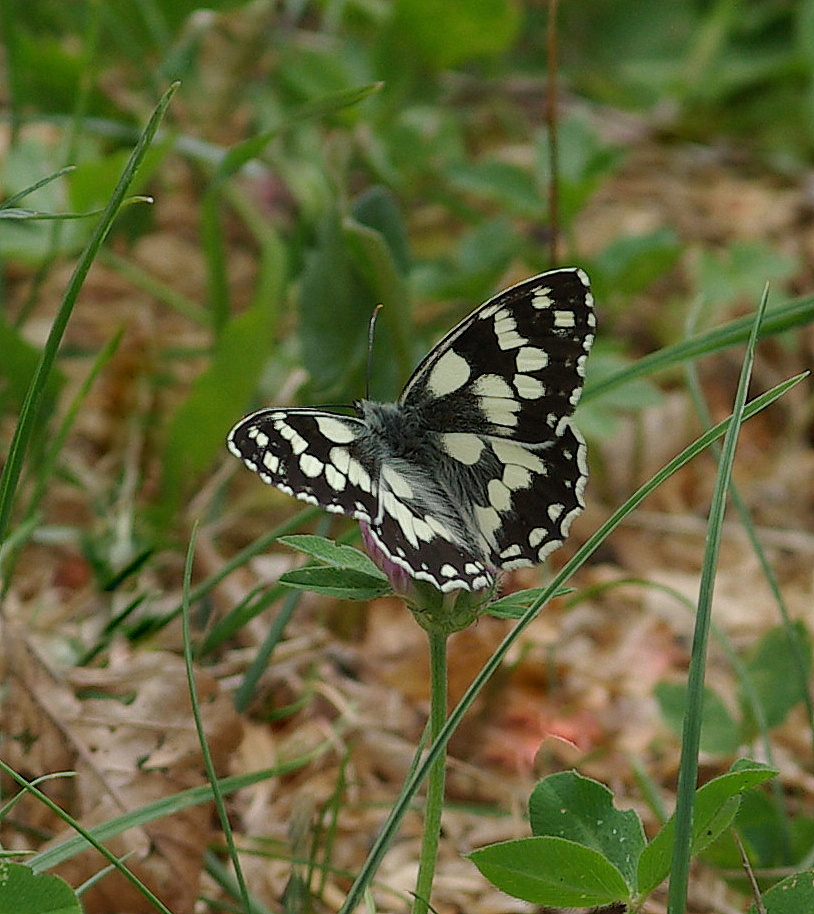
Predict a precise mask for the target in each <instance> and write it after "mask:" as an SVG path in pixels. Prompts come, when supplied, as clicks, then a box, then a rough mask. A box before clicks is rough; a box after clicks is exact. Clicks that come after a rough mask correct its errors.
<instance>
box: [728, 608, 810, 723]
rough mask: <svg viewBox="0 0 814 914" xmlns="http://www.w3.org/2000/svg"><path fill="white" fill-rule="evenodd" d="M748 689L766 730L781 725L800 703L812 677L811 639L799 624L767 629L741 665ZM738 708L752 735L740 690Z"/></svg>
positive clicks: (750, 716)
mask: <svg viewBox="0 0 814 914" xmlns="http://www.w3.org/2000/svg"><path fill="white" fill-rule="evenodd" d="M744 667H745V674H746V676H747V677H748V679H749V681H750V683H751V689H752V691H754V693H755V695H756V696H757V698H758V700H759V702H760V705H761V708H762V709H763V716H764V720H765V723H766V726H768V727H777V726H779V725H780V724H782V723H783V721H784V720H785V719H786V716H787V715H788V713H789V711H791V709H792V708H793V707H794V706H795V705H798V704H800V702H802V701H803V699H804V696H805V690H806V689H807V688H808V681H809V678H810V676H811V636H810V635H809V632H808V630H807V628H806V626H805V625H804V624H803V622H801V621H798V622H795V623H793V624H792V625H791V626H789V627H788V628H786V627H785V626H777V627H776V628H773V629H770V630H769V631H768V632H766V634H765V635H764V636H763V637H762V638H761V639H760V641H758V643H757V644H756V645H755V648H754V650H753V652H752V654H751V656H750V657H749V658H748V659H747V660H746V663H745V665H744ZM740 702H741V707H742V708H743V711H744V716H745V717H746V718H747V721H748V727H749V730H750V731H751V732H755V729H756V723H755V721H754V717H753V713H752V711H751V708H750V703H749V700H748V694H747V693H746V692H745V691H744V690H741V694H740Z"/></svg>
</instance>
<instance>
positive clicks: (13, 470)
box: [0, 84, 177, 544]
mask: <svg viewBox="0 0 814 914" xmlns="http://www.w3.org/2000/svg"><path fill="white" fill-rule="evenodd" d="M176 88H177V84H176V85H173V86H171V87H170V88H169V89H168V90H167V92H166V93H165V94H164V96H163V98H162V99H161V101H160V102H159V104H158V106H157V107H156V109H155V111H154V112H153V115H152V117H151V118H150V120H149V122H148V124H147V126H146V128H145V129H144V132H143V133H142V134H141V137H140V138H139V141H138V143H137V144H136V147H135V149H134V150H133V153H132V155H131V156H130V159H129V160H128V162H127V165H126V166H125V168H124V171H123V172H122V175H121V177H120V178H119V183H118V184H117V185H116V188H115V190H114V191H113V195H112V196H111V198H110V201H109V202H108V205H107V206H106V207H105V211H104V214H103V216H102V218H101V220H100V221H99V224H98V225H97V226H96V229H95V231H94V232H93V235H92V236H91V239H90V241H89V242H88V244H87V247H86V248H85V250H84V251H83V252H82V255H81V257H80V258H79V262H78V263H77V265H76V267H75V268H74V271H73V275H72V276H71V279H70V282H69V283H68V288H67V289H66V290H65V295H64V296H63V298H62V303H61V304H60V307H59V311H58V312H57V315H56V318H55V319H54V323H53V325H52V326H51V330H50V332H49V334H48V339H47V340H46V342H45V347H44V348H43V351H42V356H41V357H40V361H39V364H38V365H37V369H36V371H35V372H34V377H33V378H32V380H31V384H30V386H29V388H28V393H27V394H26V398H25V401H24V402H23V406H22V409H21V411H20V420H19V422H18V423H17V427H16V429H15V430H14V435H13V437H12V439H11V446H10V447H9V453H8V458H7V460H6V464H5V466H4V467H3V473H2V476H0V544H2V543H3V542H4V540H5V538H6V534H7V532H8V526H9V522H10V520H11V509H12V505H13V502H14V496H15V493H16V490H17V485H18V483H19V480H20V474H21V472H22V468H23V461H24V459H25V453H26V449H27V447H28V443H29V441H30V439H31V435H32V433H33V431H34V427H35V425H36V423H37V421H38V420H39V414H40V406H41V404H42V398H43V394H44V391H45V388H46V384H47V383H48V378H49V376H50V374H51V371H52V370H53V368H54V363H55V362H56V357H57V352H58V350H59V345H60V343H61V341H62V337H63V335H64V333H65V328H66V327H67V325H68V321H69V319H70V317H71V313H72V311H73V307H74V305H75V304H76V300H77V298H78V297H79V292H80V290H81V288H82V284H83V283H84V281H85V277H86V276H87V274H88V270H90V267H91V264H92V263H93V260H94V258H95V257H96V254H97V252H98V250H99V248H100V247H101V246H102V243H103V242H104V240H105V238H106V236H107V233H108V232H109V231H110V227H111V226H112V224H113V220H114V219H115V218H116V213H117V212H118V211H119V208H120V207H121V205H122V202H123V201H124V199H125V195H126V194H127V190H128V188H129V187H130V184H131V183H132V181H133V178H134V177H135V174H136V171H137V170H138V167H139V165H140V164H141V161H142V159H143V158H144V156H145V154H146V152H147V150H148V149H149V147H150V143H151V142H152V140H153V137H154V136H155V132H156V130H157V129H158V125H159V123H160V122H161V118H162V117H163V116H164V112H165V111H166V110H167V106H168V105H169V103H170V99H171V98H172V96H173V94H174V92H175V90H176Z"/></svg>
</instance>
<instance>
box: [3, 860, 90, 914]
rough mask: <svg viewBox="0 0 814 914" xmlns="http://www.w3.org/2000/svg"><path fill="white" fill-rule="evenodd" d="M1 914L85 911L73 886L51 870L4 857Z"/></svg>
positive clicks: (75, 913)
mask: <svg viewBox="0 0 814 914" xmlns="http://www.w3.org/2000/svg"><path fill="white" fill-rule="evenodd" d="M0 914H82V908H81V907H80V905H79V902H78V901H77V899H76V895H75V894H74V892H73V889H72V888H71V887H70V886H69V885H68V883H67V882H65V880H64V879H60V877H59V876H52V875H50V874H47V873H43V874H42V875H39V876H38V875H36V874H35V873H34V871H33V870H32V869H31V867H29V866H25V865H24V864H22V863H13V862H12V861H10V860H5V859H0Z"/></svg>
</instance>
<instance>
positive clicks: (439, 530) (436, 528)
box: [424, 514, 456, 543]
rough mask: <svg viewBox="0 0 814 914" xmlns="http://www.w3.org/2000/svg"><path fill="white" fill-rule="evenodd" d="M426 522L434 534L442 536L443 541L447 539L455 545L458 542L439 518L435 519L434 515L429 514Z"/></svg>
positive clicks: (425, 519)
mask: <svg viewBox="0 0 814 914" xmlns="http://www.w3.org/2000/svg"><path fill="white" fill-rule="evenodd" d="M424 521H425V522H426V524H427V526H428V527H429V528H430V530H432V531H433V533H435V534H436V535H437V536H440V537H441V538H442V539H445V540H447V541H448V542H450V543H454V542H455V541H456V538H455V536H454V535H453V533H452V531H450V530H449V528H447V527H445V526H444V524H443V523H442V522H441V521H440V520H438V518H437V517H433V515H432V514H428V515H427V516H426V517H425V518H424Z"/></svg>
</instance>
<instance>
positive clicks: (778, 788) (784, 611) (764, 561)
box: [685, 364, 814, 864]
mask: <svg viewBox="0 0 814 914" xmlns="http://www.w3.org/2000/svg"><path fill="white" fill-rule="evenodd" d="M685 374H686V377H687V387H688V388H689V391H690V394H691V396H692V400H693V403H694V405H695V409H696V412H697V414H698V416H699V418H700V420H701V422H702V423H703V425H704V426H705V427H707V428H708V427H709V426H710V425H712V417H711V415H710V412H709V409H708V408H707V404H706V402H705V401H704V396H703V393H702V390H701V383H700V380H699V378H698V372H697V371H696V368H695V366H694V365H689V364H688V365H687V366H686V367H685ZM712 452H713V454H714V456H715V459H716V460H718V461H720V459H721V451H720V448H719V447H718V445H717V444H716V445H713V447H712ZM730 496H731V498H732V504H733V505H734V506H735V509H736V511H737V512H738V515H739V517H740V519H741V524H742V526H743V529H744V531H745V533H746V537H747V539H748V541H749V544H750V546H751V547H752V551H753V552H754V554H755V556H756V557H757V560H758V562H759V564H760V568H761V572H762V573H763V577H764V578H765V580H766V583H767V584H768V585H769V590H770V591H771V593H772V597H773V598H774V601H775V604H776V605H777V608H778V612H779V613H780V618H781V622H782V624H783V627H784V629H785V630H786V633H787V636H788V641H789V651H790V653H791V658H792V663H793V666H794V669H795V670H796V672H797V678H798V683H799V693H800V697H801V699H802V702H803V704H804V706H805V708H806V716H807V717H808V732H809V735H810V736H811V738H812V739H814V703H813V702H812V697H811V695H810V693H809V690H808V686H807V676H806V673H805V660H804V658H803V657H802V656H801V655H800V644H799V641H798V639H797V638H796V637H795V636H794V630H793V623H792V620H791V616H790V615H789V610H788V606H787V604H786V601H785V599H784V597H783V594H782V591H781V590H780V584H779V582H778V580H777V577H776V575H775V573H774V569H773V568H772V566H771V564H770V562H769V559H768V556H767V555H766V550H765V549H764V548H763V544H762V543H761V542H760V538H759V536H758V533H757V530H756V529H755V525H754V523H753V522H752V518H751V516H750V514H749V509H748V507H747V505H746V502H745V501H744V499H743V496H742V495H741V494H740V490H739V488H738V485H737V483H736V482H735V481H734V480H733V481H732V483H731V487H730ZM714 633H715V631H714V629H713V634H714ZM722 643H724V642H722ZM724 646H725V649H726V652H727V656H728V658H729V661H730V663H731V664H732V667H733V669H734V671H735V673H736V675H737V676H738V681H739V684H740V688H741V691H742V694H743V695H744V697H745V698H746V700H747V702H748V704H749V707H750V710H751V713H752V715H753V717H754V719H755V724H756V726H757V729H758V732H759V734H760V741H761V744H762V746H763V755H764V759H765V761H766V762H767V763H768V764H770V765H774V764H775V762H774V750H773V748H772V741H771V737H770V735H769V727H768V724H767V722H766V715H765V714H764V710H763V704H762V702H761V700H760V698H759V696H758V694H757V692H756V690H755V688H754V685H753V682H752V678H751V676H750V674H749V673H748V671H747V670H746V667H745V665H744V663H743V662H742V661H741V659H740V658H739V657H738V656H737V655H736V654H735V652H734V650H733V649H732V647H731V645H730V644H729V643H728V640H727V641H726V642H725V643H724ZM769 789H770V790H771V792H772V798H773V800H774V806H775V814H776V816H777V824H778V831H779V836H780V840H781V842H782V845H783V846H782V848H781V854H782V855H783V856H782V859H783V860H785V861H786V862H788V863H789V864H791V863H792V862H793V861H792V859H791V844H792V837H791V831H790V829H791V823H790V821H789V811H788V808H787V804H786V800H785V797H784V795H783V786H782V784H781V783H780V781H779V780H778V779H777V778H773V779H772V780H771V781H770V783H769Z"/></svg>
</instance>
